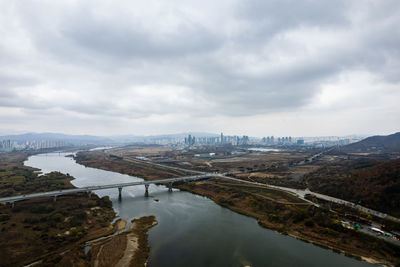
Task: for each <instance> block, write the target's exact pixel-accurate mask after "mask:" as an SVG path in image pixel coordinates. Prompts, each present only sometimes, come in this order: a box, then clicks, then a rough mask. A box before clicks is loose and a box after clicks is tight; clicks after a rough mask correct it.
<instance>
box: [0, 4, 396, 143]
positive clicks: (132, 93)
mask: <svg viewBox="0 0 400 267" xmlns="http://www.w3.org/2000/svg"><path fill="white" fill-rule="evenodd" d="M24 131H35V132H63V133H72V134H96V135H112V134H138V135H141V134H160V133H177V132H187V131H205V132H220V131H223V132H224V133H226V134H248V135H252V136H265V135H276V136H277V135H292V136H315V135H346V134H388V133H392V132H396V131H400V1H398V0H393V1H389V0H388V1H386V0H376V1H374V0H370V1H368V0H343V1H341V0H335V1H321V0H301V1H300V0H296V1H289V0H276V1H275V0H273V1H272V0H246V1H243V0H241V1H236V0H229V1H226V0H219V1H215V0H212V1H208V0H202V1H198V0H193V1H183V0H182V1H179V0H168V1H165V0H164V1H161V0H160V1H157V0H156V1H153V0H146V1H132V0H127V1H123V0H117V1H115V0H113V1H111V0H110V1H104V0H93V1H89V0H88V1H82V0H79V1H53V0H47V1H42V0H35V1H24V0H19V1H1V2H0V133H6V132H24Z"/></svg>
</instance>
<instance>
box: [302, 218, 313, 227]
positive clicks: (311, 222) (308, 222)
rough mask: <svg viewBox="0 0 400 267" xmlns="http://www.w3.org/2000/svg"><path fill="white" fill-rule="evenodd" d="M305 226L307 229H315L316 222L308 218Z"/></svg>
mask: <svg viewBox="0 0 400 267" xmlns="http://www.w3.org/2000/svg"><path fill="white" fill-rule="evenodd" d="M304 225H305V226H307V227H313V226H314V221H313V220H312V219H311V218H308V219H306V220H305V221H304Z"/></svg>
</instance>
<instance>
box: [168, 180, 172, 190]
mask: <svg viewBox="0 0 400 267" xmlns="http://www.w3.org/2000/svg"><path fill="white" fill-rule="evenodd" d="M168 192H172V182H171V183H168Z"/></svg>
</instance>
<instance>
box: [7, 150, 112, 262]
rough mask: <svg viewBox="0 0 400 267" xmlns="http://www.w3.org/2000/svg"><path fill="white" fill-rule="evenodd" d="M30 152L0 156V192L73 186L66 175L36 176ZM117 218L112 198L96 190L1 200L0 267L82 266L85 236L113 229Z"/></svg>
mask: <svg viewBox="0 0 400 267" xmlns="http://www.w3.org/2000/svg"><path fill="white" fill-rule="evenodd" d="M28 156H29V154H26V153H15V152H13V153H10V154H1V157H0V196H8V195H16V194H25V193H34V192H40V191H48V190H61V189H66V188H74V186H73V185H72V184H71V181H72V180H73V179H74V178H73V177H72V176H70V175H65V174H62V173H59V172H52V173H49V174H46V175H41V176H39V175H38V172H37V170H36V169H34V168H30V167H26V166H24V165H23V162H24V161H25V160H26V159H27V157H28ZM114 217H115V212H114V210H113V208H112V203H111V201H110V200H109V199H108V198H107V197H105V198H99V197H98V196H97V195H94V194H92V195H88V194H76V195H66V196H59V197H57V201H54V200H53V199H52V198H40V199H39V198H38V199H32V200H27V201H21V202H17V203H15V206H14V207H11V205H8V204H5V203H4V204H1V205H0V231H1V234H0V247H1V248H2V249H1V250H0V259H1V261H0V266H22V265H25V264H29V263H32V262H40V263H42V264H43V265H46V264H47V265H55V264H57V265H64V266H72V264H75V265H76V266H85V265H87V263H88V262H90V258H88V257H87V255H85V254H84V251H83V244H84V242H86V241H87V240H90V239H93V238H97V237H99V236H103V235H108V234H111V233H113V232H114V231H115V230H116V229H115V228H114V227H113V226H112V225H111V224H110V222H111V221H112V220H113V218H114Z"/></svg>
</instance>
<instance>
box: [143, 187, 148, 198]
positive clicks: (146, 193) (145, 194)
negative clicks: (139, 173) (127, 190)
mask: <svg viewBox="0 0 400 267" xmlns="http://www.w3.org/2000/svg"><path fill="white" fill-rule="evenodd" d="M144 187H145V189H146V191H145V192H144V196H145V197H148V196H149V184H145V185H144Z"/></svg>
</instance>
